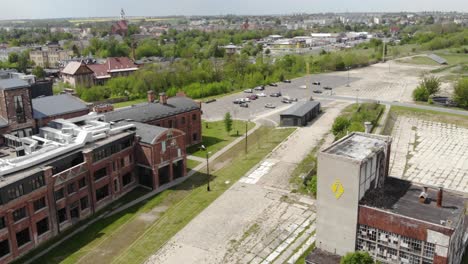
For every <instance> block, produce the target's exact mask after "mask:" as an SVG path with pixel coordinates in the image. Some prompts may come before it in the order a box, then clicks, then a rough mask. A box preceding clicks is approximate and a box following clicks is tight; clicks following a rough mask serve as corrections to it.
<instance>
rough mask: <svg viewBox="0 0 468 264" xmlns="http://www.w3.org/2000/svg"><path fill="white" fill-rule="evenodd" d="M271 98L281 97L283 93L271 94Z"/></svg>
mask: <svg viewBox="0 0 468 264" xmlns="http://www.w3.org/2000/svg"><path fill="white" fill-rule="evenodd" d="M270 96H271V97H280V96H281V93H272V94H270Z"/></svg>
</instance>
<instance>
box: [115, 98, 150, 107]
mask: <svg viewBox="0 0 468 264" xmlns="http://www.w3.org/2000/svg"><path fill="white" fill-rule="evenodd" d="M147 100H148V99H147V98H141V99H135V100H132V101H126V102H120V103H115V104H114V108H122V107H126V106H131V105H134V104H139V103H144V102H146V101H147Z"/></svg>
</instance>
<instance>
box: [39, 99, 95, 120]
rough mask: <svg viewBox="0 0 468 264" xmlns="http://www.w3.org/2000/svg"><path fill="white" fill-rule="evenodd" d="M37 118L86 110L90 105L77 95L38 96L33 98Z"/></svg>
mask: <svg viewBox="0 0 468 264" xmlns="http://www.w3.org/2000/svg"><path fill="white" fill-rule="evenodd" d="M32 107H33V115H34V118H35V119H41V118H45V117H50V116H57V115H63V114H68V113H74V112H79V111H84V110H87V109H88V106H87V105H86V104H85V103H84V102H83V101H81V100H80V99H78V98H77V97H75V96H73V95H69V94H59V95H53V96H45V97H38V98H34V99H32Z"/></svg>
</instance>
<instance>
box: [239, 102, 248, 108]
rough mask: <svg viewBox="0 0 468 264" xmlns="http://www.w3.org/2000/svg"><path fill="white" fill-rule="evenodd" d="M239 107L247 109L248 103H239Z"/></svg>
mask: <svg viewBox="0 0 468 264" xmlns="http://www.w3.org/2000/svg"><path fill="white" fill-rule="evenodd" d="M239 106H240V107H245V108H249V104H248V103H241V104H240V105H239Z"/></svg>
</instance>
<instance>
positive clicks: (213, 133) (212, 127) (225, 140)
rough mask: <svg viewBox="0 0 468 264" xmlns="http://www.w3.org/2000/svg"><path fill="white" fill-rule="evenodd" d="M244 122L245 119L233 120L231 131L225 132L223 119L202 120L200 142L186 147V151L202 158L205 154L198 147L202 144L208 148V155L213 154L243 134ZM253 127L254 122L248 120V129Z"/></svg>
mask: <svg viewBox="0 0 468 264" xmlns="http://www.w3.org/2000/svg"><path fill="white" fill-rule="evenodd" d="M246 123H247V122H246V121H241V120H233V124H232V131H231V133H227V132H226V129H225V127H224V122H223V121H216V122H206V121H204V120H203V121H202V143H201V144H197V145H194V146H191V147H189V148H188V149H187V153H189V154H190V155H194V156H197V157H201V158H204V157H205V156H206V152H205V151H203V150H201V149H200V146H201V145H202V144H203V145H204V146H205V147H206V148H207V149H208V151H209V152H211V154H210V155H213V154H214V153H216V152H218V151H219V150H221V149H222V148H224V147H225V146H227V145H228V144H229V143H231V142H232V141H234V140H235V139H236V138H238V137H241V136H242V135H244V134H245V125H246ZM207 124H208V127H207ZM253 127H255V123H253V122H250V123H249V124H248V130H250V129H252V128H253ZM237 130H239V136H237Z"/></svg>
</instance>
